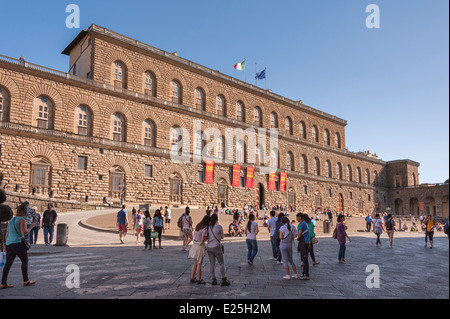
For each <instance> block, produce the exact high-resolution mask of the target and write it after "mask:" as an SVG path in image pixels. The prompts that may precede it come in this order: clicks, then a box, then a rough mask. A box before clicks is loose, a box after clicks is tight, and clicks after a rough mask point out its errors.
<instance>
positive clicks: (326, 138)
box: [323, 129, 331, 146]
mask: <svg viewBox="0 0 450 319" xmlns="http://www.w3.org/2000/svg"><path fill="white" fill-rule="evenodd" d="M323 133H324V134H323V143H324V144H325V145H328V146H330V145H331V144H330V143H331V142H330V131H329V130H328V129H325V131H324V132H323Z"/></svg>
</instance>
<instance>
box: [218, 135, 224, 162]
mask: <svg viewBox="0 0 450 319" xmlns="http://www.w3.org/2000/svg"><path fill="white" fill-rule="evenodd" d="M216 143H217V145H216V146H217V147H216V157H217V158H218V159H221V160H223V159H225V150H224V142H223V137H222V136H219V137H218V138H217V139H216Z"/></svg>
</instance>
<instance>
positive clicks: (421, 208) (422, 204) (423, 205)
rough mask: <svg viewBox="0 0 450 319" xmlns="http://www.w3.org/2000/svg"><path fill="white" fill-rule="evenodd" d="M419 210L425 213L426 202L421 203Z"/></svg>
mask: <svg viewBox="0 0 450 319" xmlns="http://www.w3.org/2000/svg"><path fill="white" fill-rule="evenodd" d="M419 210H420V211H421V212H424V211H425V202H419Z"/></svg>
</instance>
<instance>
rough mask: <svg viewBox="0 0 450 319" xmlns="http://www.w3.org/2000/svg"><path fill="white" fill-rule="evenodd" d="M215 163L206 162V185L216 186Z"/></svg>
mask: <svg viewBox="0 0 450 319" xmlns="http://www.w3.org/2000/svg"><path fill="white" fill-rule="evenodd" d="M215 164H216V163H215V162H214V161H207V162H206V171H205V184H214V165H215Z"/></svg>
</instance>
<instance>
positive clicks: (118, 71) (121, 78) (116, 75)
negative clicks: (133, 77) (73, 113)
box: [112, 61, 127, 89]
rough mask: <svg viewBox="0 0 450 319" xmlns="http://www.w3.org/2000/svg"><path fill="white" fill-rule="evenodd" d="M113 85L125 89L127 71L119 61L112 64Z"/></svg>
mask: <svg viewBox="0 0 450 319" xmlns="http://www.w3.org/2000/svg"><path fill="white" fill-rule="evenodd" d="M112 72H113V80H114V83H113V84H114V86H115V87H118V88H122V89H126V77H127V71H126V68H125V66H124V64H123V63H122V62H120V61H116V62H114V63H113V66H112Z"/></svg>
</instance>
